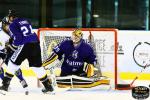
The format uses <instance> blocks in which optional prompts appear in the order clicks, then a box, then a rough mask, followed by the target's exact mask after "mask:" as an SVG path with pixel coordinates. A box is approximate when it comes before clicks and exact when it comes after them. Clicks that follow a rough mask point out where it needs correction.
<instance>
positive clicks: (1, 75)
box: [0, 66, 4, 79]
mask: <svg viewBox="0 0 150 100" xmlns="http://www.w3.org/2000/svg"><path fill="white" fill-rule="evenodd" d="M0 78H1V79H3V78H4V70H3V68H2V66H1V67H0Z"/></svg>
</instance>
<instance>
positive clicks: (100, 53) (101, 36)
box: [38, 28, 130, 90]
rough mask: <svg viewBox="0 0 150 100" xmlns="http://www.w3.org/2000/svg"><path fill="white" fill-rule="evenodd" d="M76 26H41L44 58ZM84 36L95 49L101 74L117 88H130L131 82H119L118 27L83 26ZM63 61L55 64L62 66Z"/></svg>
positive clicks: (97, 67)
mask: <svg viewBox="0 0 150 100" xmlns="http://www.w3.org/2000/svg"><path fill="white" fill-rule="evenodd" d="M73 30H75V29H74V28H40V29H39V30H38V37H39V39H40V45H41V51H42V60H43V61H44V60H45V59H47V57H48V55H50V53H51V51H52V49H53V47H54V46H56V45H57V44H59V43H60V42H61V41H63V40H64V39H65V38H66V37H70V36H71V33H72V31H73ZM81 30H82V32H83V38H84V39H85V41H86V42H88V43H89V44H90V45H91V46H92V47H93V49H94V52H95V54H96V57H97V65H96V69H97V72H98V73H99V75H102V76H106V77H109V78H110V79H111V85H112V86H114V88H115V89H119V90H124V89H125V90H126V89H129V88H130V85H129V84H124V83H123V84H122V83H119V82H120V79H119V72H118V64H117V56H118V52H117V51H118V47H117V44H118V43H117V29H107V28H103V29H102V28H81ZM60 66H61V62H60V63H58V64H57V66H56V65H55V68H60Z"/></svg>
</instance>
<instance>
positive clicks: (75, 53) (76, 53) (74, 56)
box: [72, 50, 78, 59]
mask: <svg viewBox="0 0 150 100" xmlns="http://www.w3.org/2000/svg"><path fill="white" fill-rule="evenodd" d="M72 57H73V58H74V59H77V58H78V51H77V50H74V51H73V52H72Z"/></svg>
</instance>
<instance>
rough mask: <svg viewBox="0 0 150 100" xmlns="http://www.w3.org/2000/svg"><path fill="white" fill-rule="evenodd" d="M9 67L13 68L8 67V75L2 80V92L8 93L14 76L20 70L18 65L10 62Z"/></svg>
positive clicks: (0, 88)
mask: <svg viewBox="0 0 150 100" xmlns="http://www.w3.org/2000/svg"><path fill="white" fill-rule="evenodd" d="M8 66H11V67H7V69H6V73H5V76H4V78H3V80H2V86H1V87H0V90H5V91H8V87H9V85H10V82H11V80H12V78H13V76H14V73H15V71H16V70H18V68H19V67H18V66H17V65H15V64H13V63H12V62H11V61H9V63H8Z"/></svg>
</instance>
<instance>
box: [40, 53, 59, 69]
mask: <svg viewBox="0 0 150 100" xmlns="http://www.w3.org/2000/svg"><path fill="white" fill-rule="evenodd" d="M57 58H58V55H57V54H55V53H52V55H50V57H48V59H46V60H45V61H44V62H43V64H42V66H43V67H45V66H47V65H49V64H51V63H52V62H54V61H55V60H56V59H57Z"/></svg>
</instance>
